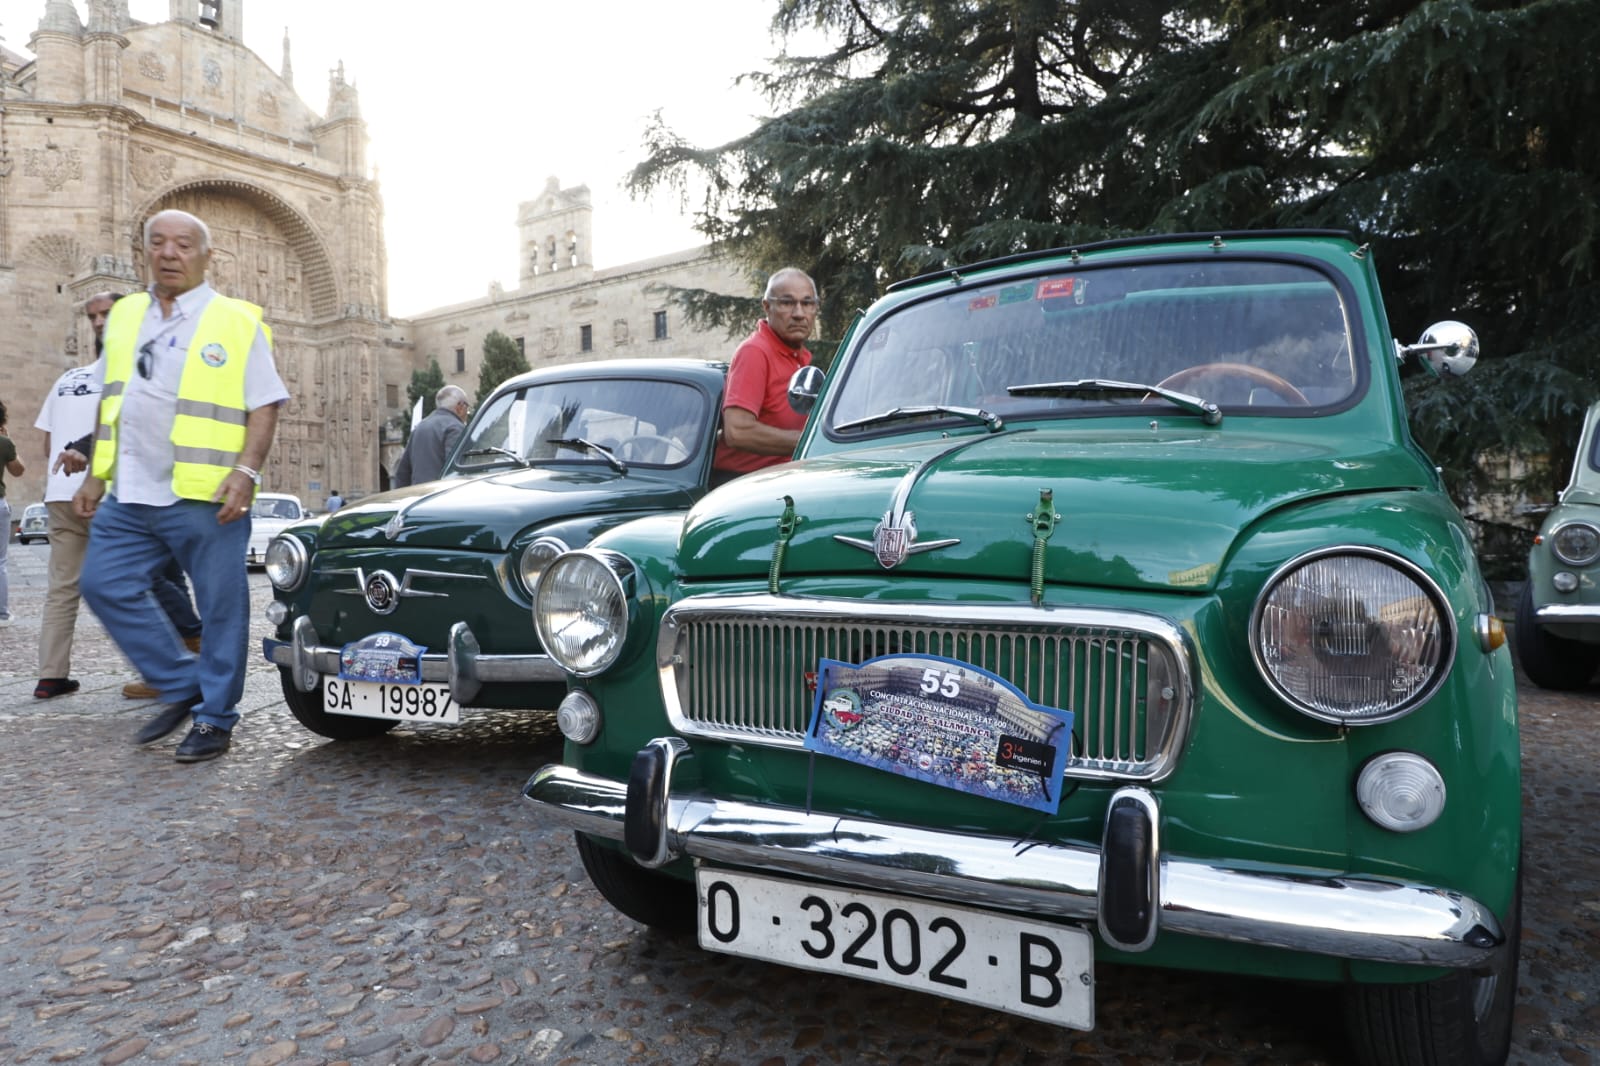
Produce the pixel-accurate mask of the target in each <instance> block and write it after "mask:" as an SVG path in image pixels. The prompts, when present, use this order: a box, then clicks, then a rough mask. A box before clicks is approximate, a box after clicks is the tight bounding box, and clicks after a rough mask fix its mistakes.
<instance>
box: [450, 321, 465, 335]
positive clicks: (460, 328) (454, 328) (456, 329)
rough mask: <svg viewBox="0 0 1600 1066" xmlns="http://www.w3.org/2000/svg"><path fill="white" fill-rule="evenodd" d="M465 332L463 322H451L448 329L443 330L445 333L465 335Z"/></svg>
mask: <svg viewBox="0 0 1600 1066" xmlns="http://www.w3.org/2000/svg"><path fill="white" fill-rule="evenodd" d="M467 331H468V330H467V324H466V323H465V322H452V323H450V328H449V329H447V330H445V332H446V333H466V332H467Z"/></svg>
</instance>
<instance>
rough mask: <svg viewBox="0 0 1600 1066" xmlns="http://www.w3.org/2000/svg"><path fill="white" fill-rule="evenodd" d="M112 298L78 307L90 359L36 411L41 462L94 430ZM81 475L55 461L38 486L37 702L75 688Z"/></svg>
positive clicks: (84, 543)
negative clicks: (41, 527) (41, 557)
mask: <svg viewBox="0 0 1600 1066" xmlns="http://www.w3.org/2000/svg"><path fill="white" fill-rule="evenodd" d="M116 299H117V298H116V296H115V294H113V293H109V292H97V293H95V294H94V295H93V296H91V297H89V299H88V301H87V302H85V303H84V305H83V313H84V314H85V315H86V316H88V319H89V326H90V328H91V329H92V330H93V331H94V354H95V360H94V362H92V363H90V364H89V365H88V366H79V367H73V368H72V369H71V370H68V371H66V372H65V373H63V374H62V375H61V376H60V377H59V378H57V379H56V383H55V385H54V387H52V388H51V390H50V392H49V394H48V395H47V396H45V398H44V405H43V406H42V407H40V408H39V417H38V418H37V419H35V420H34V423H33V425H34V428H35V429H41V430H43V431H44V434H45V453H44V454H45V462H47V463H49V462H50V457H51V455H52V454H53V453H54V452H57V451H60V450H61V449H62V448H64V447H66V446H67V445H68V444H70V443H72V442H73V441H75V440H77V439H78V438H80V437H82V436H83V435H84V434H86V433H93V432H94V425H95V418H96V415H97V414H98V412H99V410H100V391H101V387H102V386H101V383H102V380H103V378H104V377H105V374H104V370H103V368H102V358H101V355H100V340H101V336H102V335H103V334H104V333H105V328H106V316H108V315H109V314H110V313H111V305H112V304H113V303H115V302H116ZM85 476H86V475H85V474H84V473H83V472H79V473H76V474H69V473H66V472H65V471H64V470H62V469H61V465H60V464H59V463H57V464H52V467H51V470H50V472H49V474H48V475H47V477H46V480H45V485H44V504H45V507H46V508H47V509H48V510H49V512H50V570H49V579H50V583H49V587H48V589H47V590H46V592H45V596H44V614H43V617H42V618H41V620H40V624H39V683H38V684H37V685H36V686H34V689H33V694H34V696H35V697H36V698H38V699H41V700H46V699H50V698H51V697H52V696H65V695H67V694H68V693H70V692H76V691H77V690H78V682H76V681H74V680H73V679H72V678H71V677H69V676H67V675H68V674H69V673H70V671H71V666H72V636H73V633H74V632H75V631H76V629H77V625H78V576H79V574H81V573H82V572H83V556H84V553H85V552H86V551H87V550H88V547H89V522H88V520H87V519H84V518H80V517H79V516H78V513H77V512H76V511H74V510H73V509H72V494H73V493H74V492H76V491H78V486H79V485H81V484H83V479H84V477H85Z"/></svg>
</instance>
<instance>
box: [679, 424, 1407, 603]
mask: <svg viewBox="0 0 1600 1066" xmlns="http://www.w3.org/2000/svg"><path fill="white" fill-rule="evenodd" d="M1431 484H1432V482H1431V481H1430V473H1429V471H1428V470H1427V468H1426V467H1425V466H1424V465H1423V463H1422V461H1421V457H1420V456H1419V455H1418V454H1417V453H1416V452H1414V451H1410V450H1407V449H1405V448H1401V447H1396V446H1395V445H1393V444H1391V443H1386V442H1381V441H1364V440H1350V439H1348V438H1346V439H1337V440H1334V439H1330V438H1329V437H1327V436H1326V435H1323V436H1320V437H1319V439H1317V440H1310V439H1307V437H1305V436H1293V435H1291V434H1282V435H1273V434H1264V433H1250V432H1237V431H1234V432H1228V433H1227V434H1225V435H1224V434H1221V433H1217V432H1199V433H1194V434H1187V435H1184V434H1179V433H1176V432H1173V433H1170V434H1167V433H1162V434H1151V433H1145V434H1140V435H1133V434H1128V433H1122V432H1116V431H1084V430H1082V429H1081V428H1080V429H1077V430H1073V431H1051V430H1024V431H1019V432H1011V433H1002V434H995V435H989V436H982V435H980V436H969V437H962V438H960V439H957V440H950V439H940V440H932V441H928V440H924V441H921V442H918V443H903V444H888V445H885V446H883V447H880V448H864V449H859V450H854V451H850V452H848V453H841V454H836V455H832V456H827V457H822V458H818V459H811V460H805V461H801V462H797V463H792V464H786V465H784V466H781V467H772V468H769V469H768V470H766V471H762V472H760V473H757V474H751V475H748V476H746V477H742V478H739V479H737V480H736V481H733V482H731V483H729V484H728V485H727V486H724V487H723V488H721V489H718V490H717V491H715V492H713V493H711V494H710V495H709V496H707V497H706V498H705V499H704V500H702V501H701V502H700V504H699V505H697V506H696V507H695V509H694V510H692V511H691V512H690V513H689V516H688V520H687V523H686V526H685V529H684V534H683V542H682V546H681V550H680V552H679V558H680V560H682V566H683V570H684V575H685V577H687V578H689V579H691V580H692V579H699V578H726V577H741V576H759V575H766V574H767V572H768V569H769V567H770V566H771V564H772V559H773V553H774V548H775V545H776V544H777V543H778V541H779V539H780V524H782V522H783V516H784V510H785V505H786V500H792V501H793V505H794V516H793V517H794V519H795V521H794V522H793V523H792V529H793V532H792V535H791V536H790V539H789V541H788V543H787V546H786V547H785V548H784V557H783V561H782V572H783V573H784V574H786V575H799V574H840V575H845V574H865V573H880V574H881V573H882V572H883V569H884V567H883V566H882V564H880V562H879V559H878V555H877V552H876V551H875V550H874V549H875V547H877V546H880V545H881V546H882V547H884V548H886V549H887V550H888V555H889V557H890V567H892V569H893V570H894V571H895V572H897V573H906V574H935V575H940V576H971V577H979V578H990V579H993V578H1000V579H1002V580H1004V579H1007V578H1014V579H1016V580H1018V581H1021V582H1027V581H1028V580H1029V571H1030V565H1031V557H1032V552H1033V545H1034V539H1035V531H1036V528H1037V526H1038V523H1037V522H1036V521H1035V516H1037V515H1039V514H1040V503H1041V494H1042V491H1048V492H1049V493H1050V496H1051V500H1050V503H1051V504H1052V505H1053V507H1054V509H1055V512H1056V514H1057V516H1058V517H1057V518H1056V519H1055V521H1054V522H1053V523H1047V524H1050V525H1051V529H1050V536H1049V539H1048V542H1047V547H1046V551H1045V575H1044V576H1045V580H1046V581H1047V582H1050V583H1062V584H1083V585H1101V586H1108V587H1118V588H1150V589H1174V588H1176V589H1184V590H1193V591H1201V590H1206V589H1211V588H1214V587H1215V583H1216V581H1217V579H1218V574H1219V573H1220V571H1221V567H1222V563H1223V561H1224V560H1225V559H1226V558H1227V556H1228V553H1229V550H1230V548H1231V547H1232V545H1233V544H1234V542H1235V541H1236V540H1237V538H1238V537H1239V536H1240V534H1241V531H1243V530H1246V529H1248V528H1249V527H1250V526H1251V524H1252V523H1254V522H1255V521H1256V520H1257V519H1259V518H1260V517H1261V516H1263V515H1265V514H1267V513H1269V512H1271V511H1273V510H1276V509H1278V508H1281V507H1284V506H1286V505H1289V504H1292V503H1295V502H1297V501H1301V500H1307V499H1312V498H1316V497H1323V496H1333V495H1340V494H1347V493H1359V492H1374V491H1380V490H1393V489H1408V488H1422V487H1424V486H1429V485H1431ZM901 494H904V506H903V508H902V511H901V513H900V514H899V516H898V519H899V520H898V522H895V521H893V520H894V519H895V518H896V515H895V514H894V511H895V501H896V499H897V496H900V495H901ZM905 512H909V513H910V514H911V515H912V516H913V517H912V519H911V522H910V523H909V525H910V526H914V530H915V532H914V534H912V536H911V537H910V538H909V539H910V541H911V545H912V551H911V553H909V554H907V555H905V556H904V557H903V559H902V560H901V561H899V562H894V561H893V549H894V547H895V541H896V540H897V539H898V538H897V536H896V535H895V534H893V533H890V534H889V535H887V536H875V529H876V527H877V526H878V525H879V523H880V522H882V521H883V520H884V519H885V518H886V517H888V518H890V519H891V521H890V523H888V524H890V525H898V527H899V528H900V529H901V530H902V531H904V530H906V529H907V528H908V523H907V522H906V519H905ZM902 536H903V534H902ZM838 538H849V539H851V540H853V541H855V542H856V543H855V544H854V545H852V544H848V543H843V542H841V540H840V539H838ZM943 541H949V542H950V543H945V544H942V545H940V544H939V542H943ZM930 545H937V546H934V547H929V546H930ZM918 547H922V548H927V550H924V551H916V548H918Z"/></svg>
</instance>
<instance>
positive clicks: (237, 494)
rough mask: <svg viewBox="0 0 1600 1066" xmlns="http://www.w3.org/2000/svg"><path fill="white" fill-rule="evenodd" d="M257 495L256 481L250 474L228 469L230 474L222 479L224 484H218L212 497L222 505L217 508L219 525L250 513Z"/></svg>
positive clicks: (235, 520) (237, 519)
mask: <svg viewBox="0 0 1600 1066" xmlns="http://www.w3.org/2000/svg"><path fill="white" fill-rule="evenodd" d="M255 495H256V483H255V482H254V481H252V480H251V479H250V477H249V475H247V474H241V473H240V472H239V471H237V470H230V471H228V476H227V477H225V478H223V479H222V484H220V485H218V486H217V491H216V492H215V493H214V494H213V495H212V497H211V499H212V501H213V502H215V503H219V504H221V505H222V506H221V507H218V508H217V525H219V526H225V525H228V524H229V523H230V522H237V521H239V519H241V518H244V517H245V516H246V515H248V514H249V513H250V504H251V502H252V501H253V500H254V499H255Z"/></svg>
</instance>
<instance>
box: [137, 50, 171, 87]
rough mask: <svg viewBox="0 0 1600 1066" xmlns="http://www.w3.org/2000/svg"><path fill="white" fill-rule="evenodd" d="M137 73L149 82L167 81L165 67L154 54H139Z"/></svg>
mask: <svg viewBox="0 0 1600 1066" xmlns="http://www.w3.org/2000/svg"><path fill="white" fill-rule="evenodd" d="M139 73H140V74H143V75H144V76H145V77H147V78H149V79H150V80H151V81H166V80H167V65H166V64H165V63H163V62H161V57H160V56H158V55H156V54H155V53H154V52H140V53H139Z"/></svg>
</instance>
